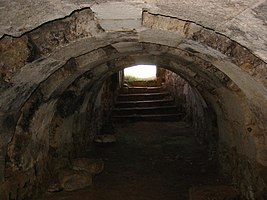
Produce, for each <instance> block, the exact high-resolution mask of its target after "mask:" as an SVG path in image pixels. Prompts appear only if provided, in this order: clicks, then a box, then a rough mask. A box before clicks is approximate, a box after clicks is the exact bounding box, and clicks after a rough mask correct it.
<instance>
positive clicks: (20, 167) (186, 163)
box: [0, 8, 267, 200]
mask: <svg viewBox="0 0 267 200" xmlns="http://www.w3.org/2000/svg"><path fill="white" fill-rule="evenodd" d="M100 11H101V10H100ZM100 11H99V12H100ZM141 15H142V19H140V20H141V21H142V23H140V26H142V28H140V27H139V25H138V27H139V28H136V27H135V28H134V29H130V30H128V29H123V30H116V31H115V30H112V31H110V30H105V28H103V27H102V26H101V25H103V24H102V21H101V23H100V22H99V21H98V20H96V17H95V13H94V12H92V10H91V9H90V8H84V9H81V10H78V11H75V12H73V13H72V14H71V15H69V16H67V17H65V18H63V19H58V20H54V21H52V22H49V23H45V24H43V25H41V26H39V27H37V28H35V29H33V30H31V31H29V32H25V33H24V34H22V35H21V36H19V37H12V36H8V35H4V36H3V37H2V38H1V40H0V55H1V71H0V72H1V79H0V84H1V85H0V86H1V87H0V92H1V98H0V130H1V134H0V142H1V143H0V199H1V200H2V199H3V200H11V199H16V200H17V199H25V200H26V199H37V198H39V197H41V196H42V195H44V194H47V192H48V191H50V192H52V191H53V192H58V191H59V190H60V192H62V190H63V194H65V192H66V191H68V188H69V187H71V184H72V183H76V182H77V180H81V182H82V183H81V182H79V181H78V182H77V184H78V185H79V184H80V185H79V186H77V187H78V189H81V187H82V186H85V188H87V189H88V190H89V191H91V192H92V191H96V192H99V193H101V187H104V186H103V185H102V186H101V184H100V183H105V180H104V178H103V179H102V178H101V177H105V176H106V177H108V176H109V174H112V172H114V173H115V174H116V176H120V175H119V174H117V173H120V170H118V167H119V166H123V165H118V163H120V162H121V161H122V160H123V159H125V160H126V161H127V157H128V155H129V157H130V155H131V154H132V155H133V157H134V155H135V153H136V157H134V158H136V159H137V161H138V163H142V162H141V161H142V160H144V162H143V164H144V165H142V164H140V165H134V160H128V165H127V162H126V165H125V166H124V171H123V169H122V171H121V173H122V175H121V178H122V180H124V181H125V187H123V189H124V190H128V189H129V188H127V187H126V186H127V181H129V180H128V179H127V173H126V172H127V169H126V168H127V167H129V168H130V169H133V170H135V171H132V174H135V175H136V177H139V178H140V175H142V177H143V178H144V179H142V181H143V182H142V183H147V182H148V180H150V178H151V177H150V178H149V176H148V177H145V174H149V173H150V172H149V171H150V170H149V169H152V168H151V167H152V164H153V163H154V167H155V166H157V163H158V164H159V165H160V168H157V167H156V168H155V170H158V171H157V172H158V174H162V175H163V176H164V174H165V175H166V176H168V177H169V178H170V179H171V180H172V181H173V183H174V185H173V186H175V184H178V186H179V184H182V183H183V184H182V185H183V187H178V186H177V187H172V186H171V183H172V182H168V181H167V180H168V179H165V178H163V180H165V181H166V182H168V184H170V185H169V186H167V187H166V189H167V188H169V189H170V190H165V191H164V192H165V193H164V194H165V196H168V195H169V196H168V197H166V198H169V199H175V198H177V194H179V191H178V190H179V188H180V189H181V191H183V194H182V195H181V199H186V198H188V194H189V193H190V192H189V191H191V193H192V195H194V194H198V191H197V190H196V191H194V190H190V188H192V187H194V186H199V185H202V186H203V187H202V189H203V190H205V186H210V187H211V188H212V186H216V185H217V184H218V185H223V184H230V185H231V188H234V189H235V191H236V192H237V193H238V197H235V198H240V199H252V200H253V199H259V200H264V199H265V198H266V166H267V163H266V155H267V154H266V140H265V135H266V121H267V110H266V109H267V107H266V106H265V105H266V62H265V61H264V59H261V58H260V57H258V56H256V55H255V54H253V53H252V52H251V51H250V50H249V49H247V48H245V47H244V46H242V45H240V44H239V43H237V42H236V41H234V40H232V39H230V38H229V37H226V36H225V35H223V34H219V33H218V32H216V31H214V30H213V29H210V28H205V27H204V26H201V25H199V24H198V23H194V22H193V21H192V22H191V21H183V20H180V19H178V18H175V17H169V16H166V15H160V14H152V13H150V12H148V11H145V10H142V12H141ZM109 23H110V24H112V25H114V24H116V23H115V22H113V21H112V22H109V21H108V23H107V24H105V23H104V24H105V25H106V26H107V27H109V26H108V25H109ZM174 24H176V25H174ZM178 24H179V26H178ZM106 26H105V27H106ZM125 26H126V25H125ZM107 27H106V28H107ZM126 27H127V26H126ZM107 29H108V28H107ZM138 64H153V65H157V66H158V67H161V68H162V69H161V72H164V73H163V74H164V75H162V74H161V75H160V77H161V78H162V79H164V89H165V90H166V91H168V93H170V94H171V96H172V97H173V98H174V103H175V106H180V109H181V113H182V114H183V115H182V117H181V118H179V119H177V120H176V118H175V120H173V121H174V122H146V120H139V121H135V122H131V120H128V122H123V123H122V124H118V123H116V122H114V118H115V117H114V116H113V115H112V112H113V110H114V109H115V108H116V103H117V98H118V97H119V96H120V92H121V91H123V90H127V91H128V90H130V89H129V86H127V88H123V87H125V85H124V86H123V83H124V82H123V81H122V79H123V77H121V72H120V71H121V70H123V69H124V68H126V67H128V66H133V65H138ZM177 75H178V76H177ZM160 83H161V87H162V83H163V80H161V81H160ZM152 86H153V85H152ZM131 87H132V86H130V88H131ZM142 87H144V86H142ZM145 87H148V86H147V85H145ZM149 87H151V86H149ZM124 118H125V117H124ZM115 121H116V120H115ZM129 121H130V122H129ZM114 124H115V125H114ZM113 125H114V127H113ZM143 129H145V130H146V132H145V133H144V132H142V130H143ZM133 130H134V131H133ZM176 130H177V132H176ZM109 131H110V132H109ZM116 131H117V133H116ZM150 131H151V132H150ZM153 131H158V132H153ZM105 132H108V135H110V134H111V135H112V134H115V135H117V142H115V143H114V144H112V145H110V146H109V145H108V146H107V147H102V146H101V145H100V146H97V145H96V144H95V143H94V140H95V138H96V137H97V138H99V137H100V136H101V134H103V133H105ZM124 132H128V133H127V134H124ZM162 132H166V135H164V134H159V133H162ZM142 133H143V134H144V135H145V136H146V137H141V136H140V135H141V134H142ZM146 134H147V135H146ZM153 134H154V135H153ZM168 134H169V135H168ZM153 137H154V138H153ZM100 138H101V137H100ZM113 139H114V138H113ZM113 139H112V138H111V139H110V140H111V141H112V140H113ZM135 139H136V140H135ZM148 139H151V140H148ZM107 140H108V139H107ZM137 141H139V142H137ZM153 141H157V142H155V143H153ZM179 142H180V143H179ZM183 142H184V143H183ZM176 144H177V146H175V145H176ZM153 145H154V150H155V152H157V153H155V152H153ZM179 145H180V146H179ZM127 146H128V147H129V149H128V150H127ZM137 147H138V148H137ZM180 147H181V148H182V149H180V150H181V152H184V153H185V155H180V156H179V154H177V152H179V148H180ZM135 148H137V149H135ZM164 148H165V149H164ZM135 150H136V151H135ZM190 150H192V152H190ZM122 151H123V152H122ZM188 151H189V152H188ZM119 152H122V154H120V153H119ZM138 152H141V153H144V154H138ZM154 153H155V154H154ZM137 154H138V155H137ZM120 155H121V157H120ZM157 155H158V156H157ZM101 156H102V160H101ZM153 156H155V157H153ZM175 156H176V157H175ZM149 157H152V158H153V159H152V160H151V162H150V161H149V159H148V158H149ZM82 158H90V159H91V158H97V159H96V160H94V162H93V161H92V160H82ZM105 158H106V160H105ZM187 158H188V159H187ZM116 159H117V161H118V162H117V165H116V162H115V161H116ZM119 159H121V160H119ZM168 159H169V160H168ZM198 159H199V160H198ZM201 159H202V160H201ZM114 160H115V161H114ZM161 161H162V162H163V163H162V162H161ZM195 161H196V162H195ZM164 162H165V163H164ZM176 162H177V163H176ZM129 163H130V164H129ZM155 163H156V164H155ZM200 163H202V164H200ZM203 163H204V164H203ZM120 164H122V163H120ZM84 165H86V167H85V166H84ZM104 165H105V167H103V166H104ZM168 165H170V170H168V168H167V166H168ZM88 166H89V168H90V170H89V172H88ZM109 166H110V168H108V167H109ZM176 166H179V167H180V168H181V172H182V173H178V175H177V174H176V172H175V171H173V170H175V169H176ZM201 166H202V167H203V166H205V167H206V168H205V167H203V168H201ZM190 167H192V168H190ZM85 168H86V169H87V172H85V171H86V170H84V169H85ZM103 168H104V169H103ZM122 168H123V167H122ZM66 169H67V172H65V171H66ZM138 169H142V170H140V171H138ZM164 169H165V170H164ZM186 169H188V170H189V171H188V173H186V172H185V171H186ZM190 169H193V171H190ZM109 170H110V171H109ZM125 170H126V171H125ZM183 170H185V171H183ZM63 171H64V173H65V174H63V175H62V172H63ZM74 171H75V173H76V174H75V173H74ZM77 171H78V172H77ZM100 171H101V173H100V174H99V175H96V176H95V177H94V176H93V175H94V174H98V173H99V172H100ZM102 171H103V172H102ZM151 171H152V172H153V170H151ZM163 171H164V173H163ZM138 172H140V174H139V175H138ZM152 172H151V173H152ZM165 172H166V173H165ZM88 173H89V174H90V176H87V175H88ZM125 173H126V174H125ZM172 173H173V176H172ZM201 173H202V174H201ZM92 174H93V175H92ZM102 174H103V175H102ZM186 174H189V175H190V178H188V177H186V176H183V175H186ZM198 174H200V175H199V176H198ZM207 174H208V175H207ZM154 175H155V174H154ZM66 177H67V178H66ZM92 177H94V178H93V181H92ZM130 177H131V176H130ZM155 177H158V179H157V181H159V182H157V181H156V180H155V184H156V183H159V185H157V187H158V188H160V187H161V185H160V184H163V183H164V181H163V182H161V181H160V180H161V179H160V176H154V178H155ZM223 177H225V178H226V179H224V178H223ZM109 178H110V177H109ZM123 178H125V179H123ZM194 178H195V179H194ZM202 178H203V179H202ZM55 179H61V180H64V181H65V182H64V181H63V182H64V183H68V184H69V185H67V186H66V185H65V186H64V184H63V183H55V182H54V181H55ZM111 179H112V178H110V179H107V182H106V183H109V184H112V181H111V182H109V181H110V180H111ZM179 179H181V181H180V180H179ZM94 180H95V181H94ZM134 180H138V179H134ZM151 180H153V177H152V179H151ZM194 180H197V181H196V182H194ZM68 181H69V182H68ZM183 181H185V182H183ZM190 181H192V182H190ZM224 181H225V182H224ZM92 182H93V183H92ZM166 182H165V183H166ZM99 184H100V185H99ZM120 184H124V183H120ZM166 184H167V183H166ZM168 184H167V185H168ZM51 185H52V186H53V185H56V186H55V187H54V188H53V187H52V188H51ZM114 185H116V184H115V183H114ZM97 186H99V187H97ZM128 186H129V187H131V186H132V187H133V186H135V187H136V186H137V185H135V183H134V182H132V185H128ZM141 186H142V185H141ZM152 186H153V184H152V185H151V187H152ZM157 187H156V186H155V188H157ZM144 188H146V187H145V186H144V187H143V189H144ZM155 188H154V189H155ZM214 188H215V189H216V187H214ZM102 189H103V188H102ZM139 189H140V188H139ZM150 189H151V188H148V190H149V191H150ZM223 189H225V191H227V192H229V193H231V191H232V190H231V191H228V189H227V187H226V188H224V187H223ZM223 189H222V188H219V190H223ZM176 190H177V191H176ZM188 190H189V191H188ZM209 190H212V189H209ZM217 190H218V188H217ZM115 191H116V190H115V189H114V190H112V188H111V189H110V194H113V195H115V196H113V198H114V199H116V198H117V199H118V196H116V195H118V194H117V193H116V192H115ZM136 191H139V190H134V192H136ZM185 191H188V193H186V194H185ZM60 192H59V193H55V198H57V195H58V194H62V193H60ZM87 192H88V191H87ZM129 192H131V191H130V189H129ZM145 192H146V191H143V193H145ZM154 192H159V190H154ZM227 192H226V193H227ZM203 193H205V192H203ZM85 194H88V193H86V191H84V190H80V191H79V190H78V191H74V193H68V195H78V197H79V195H80V196H84V195H85ZM91 194H92V193H91ZM97 194H98V193H95V195H97ZM125 194H126V196H127V195H128V197H129V199H130V198H132V199H134V198H135V197H136V196H135V195H137V194H136V193H132V194H131V193H125ZM151 194H152V193H151ZM105 195H107V194H104V196H102V197H100V196H95V197H92V198H96V199H101V198H103V199H105V198H107V196H105ZM131 195H132V196H131ZM61 197H62V198H64V196H61ZM61 197H59V199H60V198H61ZM158 197H159V198H160V197H161V196H160V195H158ZM47 198H50V197H47ZM51 198H54V197H53V196H52V197H51ZM71 198H73V199H74V198H75V197H74V196H70V197H69V199H71ZM136 198H137V197H136ZM136 198H135V199H136ZM151 198H152V196H149V195H148V196H144V199H151ZM191 198H192V200H193V197H191ZM219 198H220V197H218V199H219ZM161 199H163V197H161Z"/></svg>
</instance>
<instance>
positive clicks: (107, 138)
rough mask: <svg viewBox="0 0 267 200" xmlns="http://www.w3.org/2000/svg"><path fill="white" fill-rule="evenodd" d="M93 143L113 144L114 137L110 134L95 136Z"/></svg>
mask: <svg viewBox="0 0 267 200" xmlns="http://www.w3.org/2000/svg"><path fill="white" fill-rule="evenodd" d="M94 142H96V143H99V144H109V143H115V142H116V137H115V136H114V135H111V134H104V135H97V136H96V137H95V139H94Z"/></svg>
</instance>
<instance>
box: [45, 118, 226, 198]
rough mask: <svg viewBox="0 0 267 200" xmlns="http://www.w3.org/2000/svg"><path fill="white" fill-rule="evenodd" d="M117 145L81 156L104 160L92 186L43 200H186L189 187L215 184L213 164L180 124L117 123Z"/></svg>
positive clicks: (190, 130) (192, 132) (47, 196)
mask: <svg viewBox="0 0 267 200" xmlns="http://www.w3.org/2000/svg"><path fill="white" fill-rule="evenodd" d="M116 136H117V143H115V144H112V145H108V146H98V145H95V146H94V147H93V148H92V149H90V150H88V152H87V153H86V155H85V156H87V157H89V158H103V159H104V161H105V169H104V171H103V172H102V173H101V174H99V175H97V176H95V177H94V184H93V185H92V186H91V187H90V188H87V189H84V190H79V191H75V192H58V193H50V194H49V193H47V194H46V195H45V196H44V197H43V199H46V200H78V199H83V200H152V199H153V200H163V199H164V200H186V199H188V191H189V188H190V187H192V186H198V185H217V184H218V185H219V184H221V183H222V181H223V180H222V179H220V178H219V175H218V170H217V166H216V164H215V162H214V161H213V160H211V158H210V156H209V155H208V153H207V149H206V148H205V146H204V145H201V144H199V143H198V142H197V141H196V140H195V138H194V130H193V129H192V128H191V127H190V126H188V125H186V124H185V123H184V122H134V123H125V124H120V125H116Z"/></svg>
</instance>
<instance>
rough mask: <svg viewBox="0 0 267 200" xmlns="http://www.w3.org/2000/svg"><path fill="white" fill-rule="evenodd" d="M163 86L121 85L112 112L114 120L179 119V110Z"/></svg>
mask: <svg viewBox="0 0 267 200" xmlns="http://www.w3.org/2000/svg"><path fill="white" fill-rule="evenodd" d="M180 110H181V109H179V108H178V107H177V106H176V105H175V102H174V100H173V98H172V96H171V95H170V93H169V92H167V91H166V89H165V88H163V87H123V88H122V90H121V92H120V94H119V96H118V98H117V101H116V104H115V108H114V109H113V112H112V119H113V121H115V122H124V121H179V120H181V119H182V118H183V116H184V113H182V112H181V111H180Z"/></svg>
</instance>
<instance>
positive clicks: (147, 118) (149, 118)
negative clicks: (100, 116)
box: [113, 113, 184, 122]
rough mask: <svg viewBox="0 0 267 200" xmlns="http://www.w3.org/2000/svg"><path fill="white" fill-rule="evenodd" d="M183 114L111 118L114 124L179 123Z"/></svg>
mask: <svg viewBox="0 0 267 200" xmlns="http://www.w3.org/2000/svg"><path fill="white" fill-rule="evenodd" d="M183 116H184V114H183V113H176V114H158V115H125V116H121V115H119V116H113V121H114V122H125V121H168V122H171V121H180V120H181V119H182V118H183Z"/></svg>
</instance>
